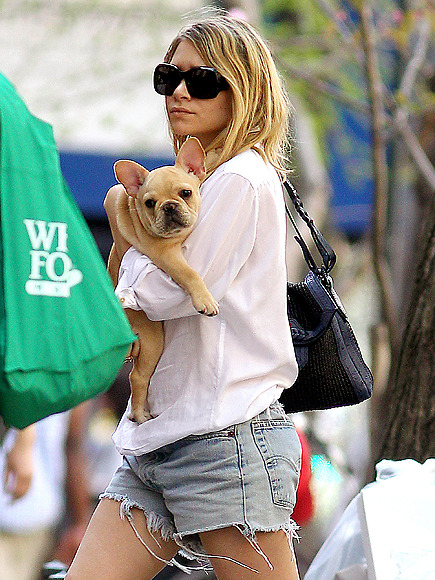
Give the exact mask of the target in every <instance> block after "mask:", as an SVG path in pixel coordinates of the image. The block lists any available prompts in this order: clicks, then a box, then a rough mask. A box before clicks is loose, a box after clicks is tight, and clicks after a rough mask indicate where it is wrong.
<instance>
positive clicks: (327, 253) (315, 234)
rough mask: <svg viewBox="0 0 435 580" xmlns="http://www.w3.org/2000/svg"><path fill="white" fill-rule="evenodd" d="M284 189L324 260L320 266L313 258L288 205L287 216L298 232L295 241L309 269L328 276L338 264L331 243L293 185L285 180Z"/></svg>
mask: <svg viewBox="0 0 435 580" xmlns="http://www.w3.org/2000/svg"><path fill="white" fill-rule="evenodd" d="M283 185H284V189H285V191H286V192H287V195H288V196H289V198H290V199H291V201H292V203H293V205H294V207H295V210H296V212H297V213H298V214H299V216H300V217H301V219H302V220H303V221H304V222H305V223H306V224H307V226H308V229H309V230H310V233H311V237H312V238H313V241H314V244H315V246H316V248H317V250H318V252H319V254H320V256H321V258H322V262H323V264H322V265H321V266H320V268H319V266H318V265H317V263H316V260H315V259H314V258H313V255H312V254H311V252H310V250H309V248H308V246H307V244H306V243H305V241H304V239H303V237H302V235H301V233H300V231H299V229H298V227H297V225H296V222H295V220H294V218H293V216H292V214H291V212H290V210H289V209H288V207H287V204H286V206H285V210H286V212H287V215H288V217H289V219H290V221H291V223H292V225H293V227H294V229H295V231H296V236H295V240H296V241H297V242H298V244H299V245H300V247H301V249H302V253H303V255H304V259H305V261H306V263H307V264H308V267H309V268H310V270H312V271H313V272H317V273H320V274H324V275H326V274H328V273H329V272H330V271H331V270H332V268H333V267H334V265H335V262H336V259H337V258H336V255H335V252H334V250H333V249H332V247H331V246H330V245H329V243H328V242H327V241H326V239H325V238H324V236H323V235H322V233H321V232H320V231H319V229H318V228H317V227H316V224H315V223H314V220H313V218H312V217H311V216H310V215H309V213H308V212H307V210H306V209H305V208H304V206H303V203H302V200H301V198H300V197H299V194H298V192H297V191H296V189H295V188H294V187H293V185H292V184H291V183H290V182H289V181H288V180H285V181H284V183H283Z"/></svg>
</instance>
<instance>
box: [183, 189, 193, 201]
mask: <svg viewBox="0 0 435 580" xmlns="http://www.w3.org/2000/svg"><path fill="white" fill-rule="evenodd" d="M191 195H192V190H191V189H182V190H181V191H180V197H182V198H183V199H187V198H188V197H190V196H191Z"/></svg>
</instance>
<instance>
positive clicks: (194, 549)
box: [100, 493, 299, 574]
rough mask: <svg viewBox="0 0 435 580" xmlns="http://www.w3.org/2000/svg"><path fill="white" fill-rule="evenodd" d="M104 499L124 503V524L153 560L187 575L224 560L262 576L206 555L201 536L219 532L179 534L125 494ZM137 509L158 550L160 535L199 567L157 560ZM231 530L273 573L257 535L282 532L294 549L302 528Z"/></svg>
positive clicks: (290, 525)
mask: <svg viewBox="0 0 435 580" xmlns="http://www.w3.org/2000/svg"><path fill="white" fill-rule="evenodd" d="M100 499H111V500H114V501H117V502H119V503H120V509H119V515H120V518H121V519H122V520H124V519H126V518H127V521H128V522H129V524H130V526H131V527H132V529H133V531H134V533H135V535H136V537H137V538H138V540H139V541H140V542H141V544H142V545H143V546H144V547H145V548H146V549H147V550H148V552H149V553H150V554H151V555H152V556H154V557H155V558H156V559H157V560H159V561H160V562H162V563H164V564H166V565H167V566H175V567H176V568H179V569H180V570H182V571H183V572H185V573H186V574H191V573H192V572H193V571H197V570H204V571H210V570H212V566H211V564H210V560H211V559H213V558H219V559H223V560H228V561H230V562H234V563H235V564H238V565H239V566H241V567H242V568H247V569H248V570H251V571H252V572H255V573H257V574H258V573H259V572H258V570H255V569H254V568H251V567H250V566H247V565H246V564H243V563H242V562H238V561H237V560H234V559H233V558H229V557H227V556H216V555H213V554H206V552H205V551H204V548H203V546H202V544H201V540H200V538H199V534H200V533H202V532H207V531H213V530H215V529H218V528H210V529H201V530H195V531H189V532H181V533H178V532H177V531H176V529H175V527H174V525H173V523H172V522H171V521H170V520H168V519H167V518H164V517H162V516H161V515H159V514H155V513H147V512H146V511H145V510H144V509H143V507H142V506H141V505H140V504H139V503H137V502H135V501H132V500H130V499H129V498H128V497H127V496H125V495H123V494H118V493H102V494H101V495H100ZM133 508H137V509H139V510H141V511H142V512H143V513H144V515H145V519H146V522H147V529H148V531H149V533H150V535H151V537H152V538H153V539H154V541H155V542H156V544H157V546H159V547H160V544H159V541H158V539H157V538H156V537H155V534H160V536H161V538H162V539H163V540H164V541H168V540H173V541H174V542H175V543H176V544H177V545H178V546H179V547H180V554H181V555H182V556H184V557H185V558H187V559H189V560H197V561H198V564H199V567H187V566H184V565H182V564H180V562H178V561H177V560H176V559H175V558H172V560H170V561H168V560H164V559H163V558H160V557H159V556H157V554H155V553H154V552H153V550H152V548H151V547H150V546H148V545H147V544H146V542H145V541H144V540H143V538H142V537H141V536H140V534H139V532H138V530H137V528H136V526H135V524H134V519H133V514H132V513H131V510H132V509H133ZM231 526H232V527H234V528H236V529H238V530H239V532H240V533H241V534H242V535H243V536H244V537H245V538H246V540H247V541H248V542H249V543H250V545H251V546H252V548H253V549H254V550H255V551H256V552H257V553H258V554H259V555H260V556H262V557H263V558H264V560H265V562H266V563H267V565H268V566H269V568H270V569H271V570H273V566H272V564H271V562H270V560H269V558H268V557H267V555H266V554H265V553H264V552H263V550H262V549H261V548H260V546H259V544H258V542H257V540H256V534H257V532H278V531H280V530H283V531H284V532H285V534H286V536H287V538H288V541H289V544H290V546H291V543H292V541H293V540H294V539H299V538H298V534H297V530H298V529H299V526H298V525H297V524H296V523H295V522H294V521H293V520H290V521H289V523H288V524H287V525H285V526H282V525H281V526H277V527H276V528H270V529H263V528H261V529H255V530H252V529H251V528H250V527H249V526H247V525H246V524H239V523H233V524H226V525H225V526H221V528H224V527H225V528H227V527H231Z"/></svg>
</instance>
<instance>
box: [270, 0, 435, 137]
mask: <svg viewBox="0 0 435 580" xmlns="http://www.w3.org/2000/svg"><path fill="white" fill-rule="evenodd" d="M361 4H362V3H361V2H359V1H356V0H349V1H348V2H339V1H338V0H337V2H334V1H332V0H304V2H300V1H299V0H264V1H263V2H262V3H261V9H262V13H263V19H264V28H265V33H266V34H267V36H268V38H269V39H270V42H271V45H272V48H273V51H274V53H275V55H276V57H277V60H278V62H279V65H280V69H281V72H282V74H283V76H284V78H285V80H286V82H287V83H288V88H289V91H290V93H293V94H297V95H298V96H299V97H300V98H302V99H303V100H304V102H305V103H306V104H307V106H308V107H309V109H310V110H311V112H312V113H313V115H314V118H315V124H316V127H317V130H318V132H319V135H320V136H322V135H324V134H325V132H327V131H328V129H329V128H330V127H331V126H333V124H334V122H335V114H334V111H335V108H336V105H337V103H338V102H342V103H347V104H348V105H349V106H351V107H353V108H355V109H357V108H359V109H360V110H361V109H363V108H364V107H365V108H366V109H367V106H368V102H367V91H366V82H365V69H364V53H363V48H362V45H361V27H360V20H359V9H360V5H361ZM401 4H402V3H401V2H399V1H394V0H378V1H377V2H376V5H375V6H374V18H375V21H374V25H375V31H376V48H377V55H378V60H379V64H380V74H381V77H382V81H383V83H384V85H385V86H386V87H387V90H388V91H389V93H390V97H391V98H390V109H389V108H388V102H387V111H388V110H389V112H390V113H393V111H392V107H391V104H393V107H394V99H395V98H397V99H399V103H400V104H402V105H405V106H406V107H407V109H408V111H409V112H410V113H412V114H414V115H416V114H418V113H419V112H420V111H421V110H422V109H423V108H426V109H427V107H429V106H433V105H434V99H433V93H431V91H430V90H429V87H428V84H429V83H428V77H429V76H430V75H431V74H432V75H433V69H432V70H431V69H430V68H429V67H428V66H426V67H425V66H422V67H421V72H420V74H419V75H418V76H417V78H416V81H415V82H416V86H415V87H413V91H412V98H410V96H409V95H408V96H406V97H405V96H404V95H401V94H400V92H398V87H399V86H400V82H401V79H402V77H403V75H404V72H405V70H406V67H407V65H408V63H409V60H410V58H411V57H412V55H413V51H414V50H415V44H416V42H417V41H418V38H417V37H418V27H419V25H420V23H421V20H422V19H431V18H432V20H433V15H432V16H431V12H430V9H429V7H428V6H426V4H425V3H424V1H423V0H422V2H421V3H420V9H419V10H416V9H415V6H413V8H412V9H405V8H400V6H401ZM432 24H433V22H432ZM387 101H388V100H387Z"/></svg>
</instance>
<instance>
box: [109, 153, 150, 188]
mask: <svg viewBox="0 0 435 580" xmlns="http://www.w3.org/2000/svg"><path fill="white" fill-rule="evenodd" d="M113 171H114V172H115V177H116V179H117V180H118V181H119V183H122V185H123V186H124V187H125V189H126V191H127V193H128V195H131V196H132V197H136V195H137V192H138V191H139V188H140V186H141V185H143V183H144V181H145V179H146V178H147V175H148V173H149V171H148V169H145V167H142V165H139V163H136V162H135V161H129V160H127V159H121V160H120V161H117V162H116V163H115V164H114V166H113Z"/></svg>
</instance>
